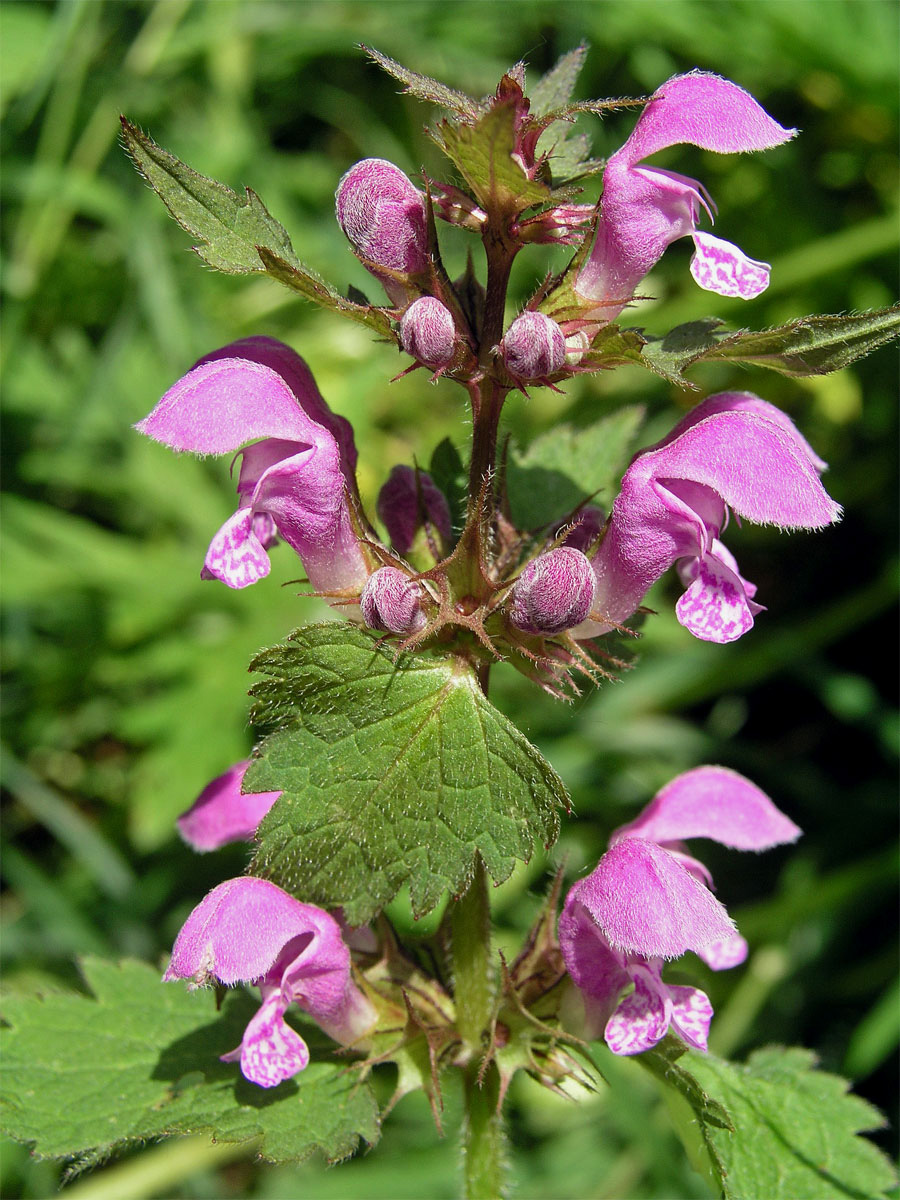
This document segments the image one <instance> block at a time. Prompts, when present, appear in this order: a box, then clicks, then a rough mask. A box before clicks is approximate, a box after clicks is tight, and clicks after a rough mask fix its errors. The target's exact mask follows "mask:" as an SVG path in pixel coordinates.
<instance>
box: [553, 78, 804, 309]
mask: <svg viewBox="0 0 900 1200" xmlns="http://www.w3.org/2000/svg"><path fill="white" fill-rule="evenodd" d="M796 132H797V131H796V130H795V129H785V128H783V127H782V126H781V125H779V124H778V122H777V121H775V120H773V119H772V118H771V117H770V116H769V115H768V113H766V112H765V110H764V109H763V108H761V107H760V105H759V104H757V102H756V101H755V100H754V99H753V97H752V96H750V95H749V94H748V93H747V92H745V91H744V90H743V89H742V88H740V87H738V86H737V84H735V83H731V82H730V81H729V80H727V79H722V78H721V77H719V76H717V75H711V74H708V73H706V72H701V71H693V72H691V73H690V74H687V75H677V76H675V77H673V78H672V79H670V80H668V81H667V82H666V83H664V84H663V85H662V87H660V88H659V89H658V90H657V91H656V92H655V93H654V95H653V96H652V97H651V98H650V100H649V102H648V104H647V106H646V107H645V109H644V111H643V112H642V113H641V116H640V118H639V119H638V122H637V125H636V126H635V128H634V130H633V132H632V134H631V136H630V137H629V138H628V140H627V141H626V143H625V145H624V146H622V148H621V149H620V150H618V151H617V152H616V153H615V154H614V155H613V156H612V157H611V158H610V160H609V162H608V163H607V165H606V170H605V172H604V176H603V195H602V197H601V200H600V204H599V207H598V216H597V229H596V236H595V239H594V244H593V247H592V249H591V253H590V255H589V256H588V258H587V260H586V262H585V264H584V266H583V267H582V268H581V271H580V272H579V274H578V278H577V280H576V283H575V291H576V293H577V294H578V295H579V296H580V297H581V299H582V301H583V302H584V304H585V308H586V315H588V316H590V317H593V318H596V319H597V321H598V322H601V323H606V322H608V321H612V320H615V318H616V317H617V316H618V314H619V313H620V312H621V311H622V309H623V308H624V307H625V306H626V305H627V304H628V303H629V301H630V300H631V298H632V297H633V295H634V293H635V291H636V290H637V288H638V285H639V284H640V282H641V280H642V279H643V278H644V277H645V276H646V275H647V274H648V273H649V272H650V270H651V269H652V268H653V266H654V265H655V264H656V263H657V262H658V261H659V259H660V258H661V257H662V255H663V253H664V251H665V250H666V247H667V246H669V245H670V244H671V243H672V242H673V241H675V240H676V239H678V238H681V237H687V236H690V237H692V238H693V240H694V256H693V259H692V261H691V274H692V275H693V277H694V279H695V281H696V282H697V283H698V284H699V285H700V287H703V288H706V289H707V290H709V291H713V292H717V293H719V295H723V296H738V297H741V298H742V299H745V300H749V299H751V298H752V297H754V296H757V295H759V293H760V292H761V291H763V290H764V289H765V288H766V287H767V286H768V282H769V266H768V264H767V263H762V262H756V261H755V260H754V259H751V258H748V257H747V256H746V255H745V254H744V253H743V251H741V250H740V249H738V247H737V246H734V245H732V244H731V243H730V242H726V241H723V240H722V239H721V238H717V237H713V236H712V235H711V234H708V233H703V232H699V231H698V229H697V225H698V222H699V221H700V219H701V216H702V214H703V212H704V211H705V212H706V213H707V214H708V215H709V217H710V219H713V213H714V205H713V204H712V202H711V201H710V200H709V198H708V196H707V194H706V192H705V190H704V188H703V185H702V184H700V183H698V182H697V181H696V180H694V179H689V178H687V177H686V176H684V175H677V174H675V173H674V172H672V171H667V170H663V169H662V168H659V167H647V166H644V165H641V164H642V162H643V160H644V159H646V158H649V157H650V156H651V155H653V154H655V153H656V152H657V151H659V150H663V149H666V148H667V147H669V146H674V145H676V144H678V143H681V142H688V143H690V144H692V145H695V146H699V147H701V148H702V149H704V150H711V151H715V152H717V153H719V154H736V153H740V152H746V151H753V150H766V149H770V148H771V147H773V146H778V145H780V144H781V143H783V142H785V141H788V140H789V139H790V138H792V137H794V135H795V134H796Z"/></svg>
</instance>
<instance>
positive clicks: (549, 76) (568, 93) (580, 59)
mask: <svg viewBox="0 0 900 1200" xmlns="http://www.w3.org/2000/svg"><path fill="white" fill-rule="evenodd" d="M587 53H588V45H587V43H586V42H582V43H581V45H580V46H576V47H575V49H574V50H570V51H569V53H568V54H564V55H563V56H562V58H560V60H559V61H558V62H557V63H556V65H555V66H553V67H551V68H550V70H549V71H548V72H547V73H546V75H542V76H541V78H540V79H539V80H538V81H537V83H536V84H535V85H534V87H532V88H529V89H528V99H529V100H530V101H531V114H532V116H535V117H541V116H543V115H544V114H545V113H549V112H552V111H553V110H554V109H556V108H562V107H563V105H565V104H568V102H569V100H571V98H572V92H573V90H574V88H575V81H576V80H577V79H578V76H579V74H580V72H581V68H582V67H583V66H584V60H585V59H586V58H587Z"/></svg>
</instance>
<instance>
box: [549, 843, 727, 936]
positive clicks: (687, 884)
mask: <svg viewBox="0 0 900 1200" xmlns="http://www.w3.org/2000/svg"><path fill="white" fill-rule="evenodd" d="M573 896H574V897H575V898H576V899H578V900H580V901H581V903H582V904H583V905H584V907H585V909H586V910H587V911H588V912H589V913H590V915H591V917H592V918H593V920H594V921H595V922H596V923H597V925H598V927H599V929H600V931H601V933H602V934H603V936H604V937H605V938H606V940H607V942H609V944H610V946H612V948H613V949H614V950H624V951H625V952H626V953H629V954H638V955H640V956H642V957H644V958H678V956H679V955H681V954H684V952H685V951H686V950H696V949H697V948H698V947H701V946H705V945H708V943H709V942H714V941H717V940H718V939H720V938H726V937H730V936H731V935H732V934H733V933H734V932H735V929H734V923H733V922H732V921H731V918H730V917H729V916H728V913H727V912H726V911H725V909H724V908H723V907H722V905H721V904H720V903H719V901H718V900H716V898H715V897H714V896H713V895H712V893H711V892H710V891H708V889H707V888H705V887H704V886H703V884H702V883H700V882H698V880H696V879H695V878H694V877H693V876H692V875H691V874H690V873H689V872H688V871H686V870H685V869H684V867H682V866H681V864H680V863H679V862H678V861H677V860H676V859H675V858H673V856H672V855H671V854H669V853H667V851H665V850H663V849H661V848H660V847H659V846H657V845H655V844H654V843H653V842H649V841H644V840H642V839H638V838H631V837H629V838H625V839H623V840H622V841H620V842H617V843H616V844H615V845H614V846H611V847H610V849H609V850H608V851H607V852H606V854H604V855H603V857H602V858H601V859H600V862H599V863H598V864H597V867H596V868H595V869H594V871H593V872H592V873H591V874H590V875H588V876H587V878H586V879H583V880H581V882H580V883H577V884H576V885H575V887H574V888H573V889H572V892H571V893H570V898H571V897H573Z"/></svg>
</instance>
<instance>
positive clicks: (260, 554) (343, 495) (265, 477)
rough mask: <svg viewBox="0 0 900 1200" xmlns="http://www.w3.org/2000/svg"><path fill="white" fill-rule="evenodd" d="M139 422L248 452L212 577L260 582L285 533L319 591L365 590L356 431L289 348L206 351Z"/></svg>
mask: <svg viewBox="0 0 900 1200" xmlns="http://www.w3.org/2000/svg"><path fill="white" fill-rule="evenodd" d="M136 428H137V429H139V430H140V431H141V432H142V433H146V434H147V436H148V437H151V438H153V439H154V440H155V441H158V442H162V443H163V444H164V445H166V446H171V447H172V449H173V450H190V451H192V452H193V453H194V454H231V453H234V452H235V451H238V452H239V453H240V457H241V468H240V474H239V476H238V486H237V491H238V497H239V505H238V509H237V511H236V512H235V513H234V515H233V516H232V517H229V519H228V520H227V521H226V522H225V524H224V525H223V526H222V528H221V529H220V530H219V532H218V533H217V534H216V535H215V537H214V538H213V540H212V542H211V543H210V546H209V550H208V551H207V554H206V561H205V563H204V568H203V576H204V578H215V579H221V580H222V582H223V583H226V584H227V585H228V586H229V587H232V588H243V587H247V586H248V585H249V584H251V583H256V582H257V581H258V580H260V579H262V578H263V577H264V576H266V575H268V573H269V570H270V563H269V556H268V554H267V553H266V551H267V548H268V547H269V546H270V545H271V544H272V542H273V541H274V539H275V536H276V534H277V535H278V536H279V537H281V538H283V539H284V540H285V541H286V542H287V543H288V544H289V545H291V546H292V547H293V548H294V549H295V550H296V551H297V553H298V554H299V555H300V557H301V559H302V560H303V565H304V567H305V568H306V572H307V575H308V576H309V580H310V583H311V584H312V585H313V587H314V588H317V589H318V590H319V591H322V592H330V591H338V590H341V589H348V588H349V589H353V588H359V587H362V584H363V583H364V582H365V579H366V575H367V570H366V565H365V561H364V559H363V556H362V553H361V551H360V549H359V545H358V542H357V538H356V534H355V533H354V530H353V527H352V524H351V520H350V510H349V505H348V496H355V495H356V483H355V479H354V469H355V467H356V448H355V446H354V444H353V431H352V429H351V427H350V424H349V422H347V421H345V420H344V418H343V417H338V416H336V415H335V414H334V413H333V412H331V410H330V409H329V407H328V405H327V404H326V403H325V401H324V400H323V399H322V397H321V395H320V394H319V390H318V388H317V387H316V383H315V380H314V379H313V377H312V373H311V372H310V370H309V368H308V367H307V365H306V363H305V362H304V361H303V359H302V358H300V356H299V355H297V354H295V353H294V351H293V350H291V349H290V347H289V346H285V345H284V344H283V343H282V342H278V341H275V340H274V339H273V338H267V337H251V338H245V339H244V340H243V341H239V342H233V343H232V344H231V345H229V346H225V347H224V348H223V349H221V350H217V351H215V352H214V353H213V354H208V355H206V356H205V357H204V358H201V359H200V361H199V362H198V363H196V364H195V366H194V367H193V368H192V369H191V370H190V371H189V372H188V373H187V375H185V376H184V378H183V379H180V380H179V381H178V382H177V383H176V384H174V385H173V386H172V387H171V388H169V390H168V391H167V392H166V394H165V395H164V396H163V398H162V399H161V400H160V402H159V404H157V406H156V408H154V410H153V412H151V413H150V415H149V416H148V417H145V418H144V420H143V421H141V422H139V423H138V425H137V426H136ZM258 438H259V439H262V440H259V441H257V440H254V439H258ZM247 442H251V443H252V444H251V445H245V443H247ZM242 447H243V449H242Z"/></svg>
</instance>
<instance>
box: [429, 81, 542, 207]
mask: <svg viewBox="0 0 900 1200" xmlns="http://www.w3.org/2000/svg"><path fill="white" fill-rule="evenodd" d="M516 112H517V109H516V101H515V100H514V99H509V100H506V101H496V102H495V103H494V104H493V106H492V107H491V108H490V109H488V111H487V112H486V113H485V114H484V115H483V116H481V117H479V118H478V120H477V121H476V122H474V123H473V124H459V125H454V124H451V123H450V122H449V121H442V122H441V123H440V125H439V126H438V128H437V129H436V130H435V131H433V133H432V137H433V138H434V140H435V142H436V143H437V144H438V145H439V146H440V148H441V149H442V150H443V151H444V153H445V154H446V155H447V156H448V157H449V158H450V159H452V161H453V162H454V163H455V165H456V167H457V168H458V170H459V172H460V174H461V175H462V176H463V178H464V179H465V180H466V182H467V183H468V185H469V187H470V188H471V189H472V193H473V195H474V196H475V198H476V199H477V200H478V203H479V204H480V205H481V206H482V208H484V209H487V210H488V211H493V210H495V209H500V210H502V211H505V212H508V213H510V214H516V213H520V212H522V211H523V210H524V209H526V208H532V207H534V206H535V205H537V204H546V203H547V202H548V201H549V200H550V199H551V195H550V189H549V188H548V187H547V186H546V185H545V184H543V183H541V182H540V181H539V180H537V179H529V178H528V176H527V175H526V174H525V172H524V171H523V170H522V168H521V167H520V166H519V164H518V163H517V162H516V161H515V160H514V159H513V157H512V154H513V151H514V150H515V148H516Z"/></svg>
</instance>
